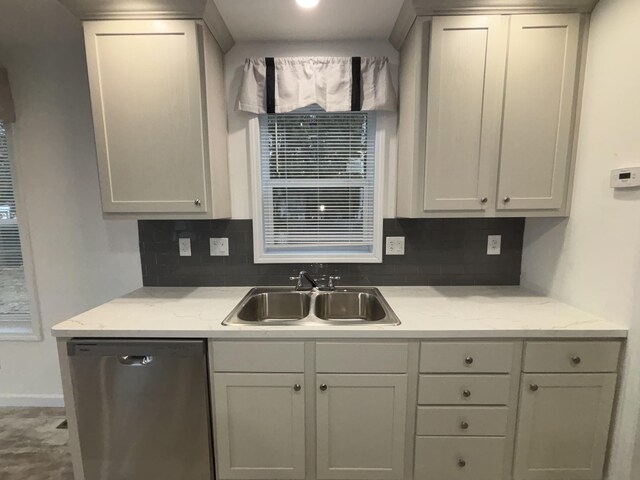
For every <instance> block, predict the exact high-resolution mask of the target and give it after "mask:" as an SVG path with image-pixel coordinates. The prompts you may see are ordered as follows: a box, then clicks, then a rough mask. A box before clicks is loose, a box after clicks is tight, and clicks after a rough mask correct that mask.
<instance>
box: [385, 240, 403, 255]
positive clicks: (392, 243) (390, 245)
mask: <svg viewBox="0 0 640 480" xmlns="http://www.w3.org/2000/svg"><path fill="white" fill-rule="evenodd" d="M386 252H387V255H404V237H387V240H386Z"/></svg>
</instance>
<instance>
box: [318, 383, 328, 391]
mask: <svg viewBox="0 0 640 480" xmlns="http://www.w3.org/2000/svg"><path fill="white" fill-rule="evenodd" d="M320 390H322V391H323V392H324V391H326V390H327V384H326V383H321V384H320Z"/></svg>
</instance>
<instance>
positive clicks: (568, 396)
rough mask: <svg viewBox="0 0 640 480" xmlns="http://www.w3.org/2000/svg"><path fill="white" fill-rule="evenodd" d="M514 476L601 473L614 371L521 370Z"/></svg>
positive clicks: (561, 479)
mask: <svg viewBox="0 0 640 480" xmlns="http://www.w3.org/2000/svg"><path fill="white" fill-rule="evenodd" d="M521 385H522V386H521V392H520V408H519V413H518V430H517V440H516V452H515V462H514V479H515V480H566V479H571V480H599V479H601V478H602V476H603V466H604V458H605V453H606V449H607V439H608V435H609V424H610V422H611V410H612V406H613V398H614V394H615V385H616V374H614V373H606V374H598V373H591V374H523V375H522V382H521Z"/></svg>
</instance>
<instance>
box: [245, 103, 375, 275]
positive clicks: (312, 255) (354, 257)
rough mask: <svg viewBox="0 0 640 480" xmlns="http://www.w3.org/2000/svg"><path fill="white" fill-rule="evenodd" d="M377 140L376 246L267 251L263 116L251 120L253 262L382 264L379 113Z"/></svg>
mask: <svg viewBox="0 0 640 480" xmlns="http://www.w3.org/2000/svg"><path fill="white" fill-rule="evenodd" d="M371 113H373V114H374V115H376V119H375V120H376V122H375V139H374V142H373V144H374V146H375V147H374V148H375V152H374V169H375V171H374V182H373V185H374V195H373V197H374V199H373V246H372V251H371V252H366V253H356V252H345V253H317V252H304V253H287V252H273V251H270V252H266V251H265V245H264V236H263V230H264V223H263V218H264V217H263V215H264V211H263V205H262V175H261V167H262V164H261V162H262V155H261V151H260V143H261V142H260V140H261V138H260V117H259V116H254V117H252V118H251V119H250V120H249V157H250V162H251V179H252V182H251V186H252V191H251V194H252V206H253V215H252V217H253V218H252V220H253V261H254V263H261V264H269V263H271V264H273V263H382V222H383V206H384V188H385V184H384V168H385V165H384V147H385V144H386V141H385V130H384V129H382V128H380V125H379V122H378V120H379V119H378V118H377V114H376V112H371Z"/></svg>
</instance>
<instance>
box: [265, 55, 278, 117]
mask: <svg viewBox="0 0 640 480" xmlns="http://www.w3.org/2000/svg"><path fill="white" fill-rule="evenodd" d="M265 63H266V66H267V78H266V82H265V83H266V90H267V92H266V93H267V113H276V65H275V61H274V58H273V57H265Z"/></svg>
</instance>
